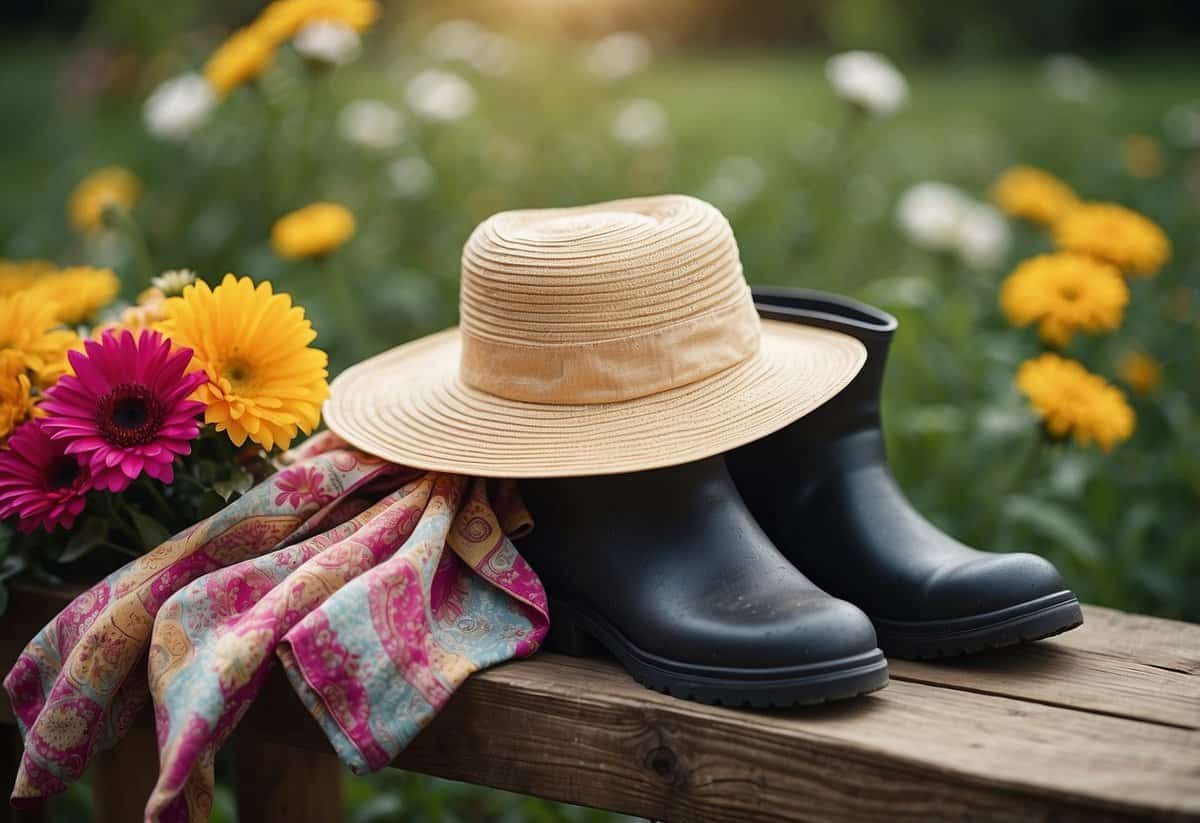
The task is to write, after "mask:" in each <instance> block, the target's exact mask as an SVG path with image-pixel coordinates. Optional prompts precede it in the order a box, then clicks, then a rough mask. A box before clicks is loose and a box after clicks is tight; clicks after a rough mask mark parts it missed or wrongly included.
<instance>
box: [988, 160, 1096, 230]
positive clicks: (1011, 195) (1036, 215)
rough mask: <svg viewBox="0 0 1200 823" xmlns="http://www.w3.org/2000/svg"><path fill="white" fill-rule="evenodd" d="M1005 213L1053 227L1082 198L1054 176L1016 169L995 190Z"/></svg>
mask: <svg viewBox="0 0 1200 823" xmlns="http://www.w3.org/2000/svg"><path fill="white" fill-rule="evenodd" d="M992 198H993V199H994V200H995V201H996V205H998V206H999V207H1000V208H1001V209H1002V210H1003V211H1005V212H1007V213H1008V214H1011V215H1012V216H1013V217H1023V218H1025V219H1026V220H1032V221H1034V222H1035V223H1045V224H1047V225H1049V224H1053V223H1054V222H1055V221H1057V220H1058V219H1059V218H1060V217H1062V216H1063V215H1064V214H1066V212H1067V211H1069V210H1070V209H1072V208H1074V207H1075V206H1076V205H1078V204H1079V198H1078V197H1076V196H1075V192H1074V191H1072V190H1071V187H1070V186H1068V185H1067V184H1066V183H1064V182H1063V181H1061V180H1059V179H1058V178H1057V177H1055V176H1054V175H1053V174H1050V173H1049V172H1047V171H1042V170H1041V169H1037V168H1034V167H1033V166H1013V167H1012V168H1011V169H1009V170H1008V171H1006V172H1004V174H1002V175H1000V178H999V179H998V180H997V181H996V183H995V185H994V186H993V187H992Z"/></svg>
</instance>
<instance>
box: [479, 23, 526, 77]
mask: <svg viewBox="0 0 1200 823" xmlns="http://www.w3.org/2000/svg"><path fill="white" fill-rule="evenodd" d="M467 62H468V63H470V64H471V66H472V67H473V68H474V69H475V71H477V72H479V73H480V74H486V75H489V76H491V77H498V76H500V75H502V74H508V72H509V71H510V70H511V69H512V67H513V64H514V63H516V62H517V45H516V43H514V42H513V40H512V38H511V37H505V36H504V35H503V34H492V33H491V32H489V33H488V35H487V37H485V38H484V40H483V42H482V43H481V44H480V47H479V49H478V50H477V51H476V52H475V53H474V54H473V55H472V56H471V57H470V59H469V60H468V61H467Z"/></svg>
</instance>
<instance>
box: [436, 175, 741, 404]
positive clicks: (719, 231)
mask: <svg viewBox="0 0 1200 823" xmlns="http://www.w3.org/2000/svg"><path fill="white" fill-rule="evenodd" d="M460 312H461V319H460V329H461V333H462V338H463V351H462V361H461V368H460V374H461V376H462V379H463V381H464V382H465V383H466V384H467V385H470V386H472V387H474V388H478V389H480V390H483V391H487V392H489V393H491V394H496V395H499V396H501V397H506V398H509V399H512V400H520V401H525V402H545V403H566V404H573V403H583V404H588V403H604V402H612V401H619V400H627V399H631V398H634V397H640V396H644V395H647V394H652V393H655V392H658V391H664V390H666V389H669V388H674V387H676V386H680V385H685V384H686V383H688V382H692V381H695V380H700V379H703V378H705V377H708V376H710V375H712V374H714V373H716V372H717V371H720V370H722V369H725V368H728V367H730V366H732V365H735V364H736V363H739V362H741V361H742V360H744V359H746V358H747V357H750V356H751V355H753V353H754V352H755V351H756V350H757V347H758V340H759V326H758V318H757V314H756V313H755V311H754V307H753V303H752V301H751V298H750V293H749V288H748V287H747V285H746V281H745V277H744V276H743V274H742V265H741V260H740V258H739V255H738V248H737V241H736V240H735V239H734V236H733V231H732V229H731V228H730V226H729V223H728V221H727V220H726V219H725V217H724V216H723V215H722V214H721V213H720V212H719V211H718V210H717V209H716V208H714V207H713V206H711V205H710V204H708V203H705V202H704V201H702V200H697V199H695V198H693V197H686V196H682V195H667V196H661V197H647V198H636V199H629V200H618V201H613V202H610V203H600V204H597V205H593V206H584V207H579V208H568V209H537V210H523V211H510V212H502V213H500V214H497V215H494V216H493V217H491V218H489V219H488V220H485V221H484V222H483V223H482V224H480V225H479V227H478V228H476V230H475V231H474V233H473V234H472V235H471V237H470V239H469V240H468V241H467V244H466V246H465V247H464V249H463V256H462V293H461V300H460Z"/></svg>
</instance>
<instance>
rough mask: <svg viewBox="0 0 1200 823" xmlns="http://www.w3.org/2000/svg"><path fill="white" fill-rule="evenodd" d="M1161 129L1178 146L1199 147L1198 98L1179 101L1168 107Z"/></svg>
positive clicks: (1199, 121)
mask: <svg viewBox="0 0 1200 823" xmlns="http://www.w3.org/2000/svg"><path fill="white" fill-rule="evenodd" d="M1163 130H1164V131H1166V133H1167V137H1168V138H1170V140H1171V142H1172V143H1175V144H1176V145H1178V146H1182V147H1183V148H1185V149H1195V148H1200V100H1193V101H1192V102H1190V103H1179V104H1178V105H1175V106H1172V107H1171V108H1170V109H1168V110H1167V113H1166V115H1165V116H1164V117H1163Z"/></svg>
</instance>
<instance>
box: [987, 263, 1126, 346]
mask: <svg viewBox="0 0 1200 823" xmlns="http://www.w3.org/2000/svg"><path fill="white" fill-rule="evenodd" d="M1128 302H1129V287H1128V286H1127V285H1126V284H1125V278H1123V277H1121V272H1120V270H1119V269H1118V268H1117V267H1116V266H1114V265H1112V264H1111V263H1105V262H1103V261H1100V260H1095V259H1093V258H1091V257H1087V256H1085V255H1082V254H1075V253H1073V252H1059V253H1057V254H1040V255H1038V256H1037V257H1034V258H1031V259H1029V260H1026V261H1025V262H1024V263H1022V264H1021V265H1019V266H1017V268H1016V270H1015V271H1013V273H1012V274H1010V275H1009V276H1008V279H1007V280H1005V281H1004V285H1003V286H1002V287H1001V288H1000V308H1001V309H1003V310H1004V315H1005V316H1006V317H1007V318H1008V322H1009V323H1012V324H1013V325H1014V326H1028V325H1029V324H1031V323H1037V324H1038V333H1039V334H1040V335H1041V337H1042V339H1043V340H1045V341H1046V342H1047V343H1050V344H1051V345H1054V346H1059V347H1062V346H1065V345H1067V344H1068V343H1070V342H1071V337H1072V336H1073V335H1074V333H1075V332H1076V331H1085V332H1093V333H1094V332H1106V331H1113V330H1114V329H1116V328H1118V327H1119V326H1120V325H1121V320H1122V318H1123V316H1124V314H1125V305H1126V304H1127V303H1128Z"/></svg>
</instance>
